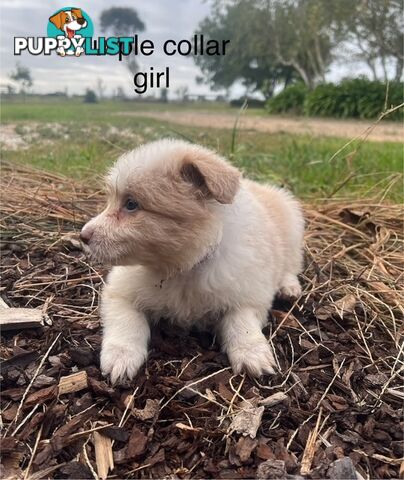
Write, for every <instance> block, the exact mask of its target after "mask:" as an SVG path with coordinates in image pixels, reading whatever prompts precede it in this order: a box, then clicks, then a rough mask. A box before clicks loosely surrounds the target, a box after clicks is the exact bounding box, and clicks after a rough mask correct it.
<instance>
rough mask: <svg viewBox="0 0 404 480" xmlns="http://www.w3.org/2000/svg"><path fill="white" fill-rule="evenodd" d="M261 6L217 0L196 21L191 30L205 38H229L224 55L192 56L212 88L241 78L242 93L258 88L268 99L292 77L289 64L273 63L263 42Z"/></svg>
mask: <svg viewBox="0 0 404 480" xmlns="http://www.w3.org/2000/svg"><path fill="white" fill-rule="evenodd" d="M263 6H264V5H263V2H262V1H259V0H230V1H228V2H221V1H219V0H217V1H215V2H214V4H213V8H212V12H211V14H210V16H209V17H207V18H205V19H204V20H203V21H202V22H201V23H200V25H199V27H198V30H197V31H196V32H195V33H196V34H203V35H204V38H205V39H206V40H209V39H215V40H218V41H222V40H230V44H229V45H228V48H227V51H226V55H221V56H209V55H200V56H196V57H195V58H194V59H195V62H196V64H197V65H198V66H199V67H200V68H201V71H202V73H203V75H204V79H205V81H206V82H207V83H209V84H210V85H211V86H212V88H213V89H220V88H225V89H229V88H230V87H231V86H232V85H233V84H234V83H235V82H238V81H241V82H242V83H243V85H244V86H245V88H246V93H247V92H248V91H260V92H262V93H263V95H264V96H265V97H266V98H269V97H270V96H271V95H272V93H273V90H274V88H275V86H276V84H278V83H285V84H287V83H288V82H290V81H291V80H292V79H293V77H294V76H295V74H294V72H293V69H292V68H291V67H290V66H286V67H285V66H282V65H280V64H279V62H277V60H276V58H275V55H274V52H273V49H272V48H271V47H270V44H268V42H267V36H268V32H267V29H268V25H267V21H266V19H265V18H264V17H263V15H262V11H261V8H262V7H263ZM197 80H199V81H200V79H199V78H198V79H197Z"/></svg>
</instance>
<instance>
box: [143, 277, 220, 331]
mask: <svg viewBox="0 0 404 480" xmlns="http://www.w3.org/2000/svg"><path fill="white" fill-rule="evenodd" d="M150 307H151V308H150V309H151V311H152V313H153V316H154V315H156V316H166V317H168V318H171V319H173V320H176V321H177V322H179V323H182V324H186V325H190V324H192V323H195V322H200V320H201V319H207V318H208V317H212V316H213V317H216V316H217V315H218V312H220V311H222V310H224V308H225V304H224V302H223V298H222V299H220V296H217V295H216V294H215V293H214V292H213V291H211V290H210V289H209V288H206V286H204V285H202V284H201V282H199V281H198V279H195V278H192V279H190V278H181V279H175V280H172V279H169V280H165V281H164V280H163V281H161V282H160V283H159V284H158V285H155V286H154V294H153V302H152V305H150Z"/></svg>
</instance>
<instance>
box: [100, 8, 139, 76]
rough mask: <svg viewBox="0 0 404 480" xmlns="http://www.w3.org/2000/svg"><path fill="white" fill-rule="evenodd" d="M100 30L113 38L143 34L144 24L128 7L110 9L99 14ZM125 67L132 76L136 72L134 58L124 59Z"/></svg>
mask: <svg viewBox="0 0 404 480" xmlns="http://www.w3.org/2000/svg"><path fill="white" fill-rule="evenodd" d="M100 22H101V30H102V31H103V32H104V33H107V32H110V33H111V34H112V35H114V36H115V37H120V36H121V37H122V36H128V35H129V34H130V35H133V34H134V33H139V32H143V31H144V30H145V28H146V26H145V24H144V23H143V22H142V20H141V19H140V18H139V16H138V14H137V12H136V11H135V10H134V9H133V8H130V7H111V8H108V9H107V10H104V11H103V12H101V17H100ZM125 58H126V62H127V67H128V69H129V71H130V72H131V73H132V74H135V73H136V71H137V70H138V64H137V61H136V58H135V57H134V56H133V55H132V56H131V55H128V56H126V57H125Z"/></svg>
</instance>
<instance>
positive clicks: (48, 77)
mask: <svg viewBox="0 0 404 480" xmlns="http://www.w3.org/2000/svg"><path fill="white" fill-rule="evenodd" d="M69 5H70V4H69V3H68V2H67V3H65V1H61V0H0V10H1V11H0V14H1V15H0V59H1V63H0V66H1V68H0V84H1V85H3V86H4V85H5V84H9V83H10V79H9V78H8V75H9V73H10V72H11V71H12V70H13V69H14V68H15V63H16V60H19V61H20V62H21V63H22V64H23V65H24V66H27V67H29V68H30V69H31V72H32V75H33V79H34V86H33V91H34V92H38V93H46V92H54V91H61V90H62V91H63V90H65V89H66V88H67V90H68V92H69V93H70V94H72V93H78V94H81V93H83V92H84V90H85V89H86V88H88V87H91V88H96V85H97V79H102V80H103V82H104V84H105V85H106V93H107V94H108V95H111V94H112V93H113V92H115V91H116V89H117V87H122V88H123V89H124V90H125V92H126V93H127V94H128V95H133V94H134V93H133V84H132V80H133V76H132V75H131V74H130V73H129V71H128V69H127V68H126V67H125V62H124V61H122V62H119V60H118V58H117V56H108V55H106V56H86V57H81V58H71V57H69V58H66V57H65V58H62V57H59V56H57V55H56V54H53V55H51V56H50V57H47V56H44V55H38V56H34V55H30V54H29V53H27V52H23V53H22V55H21V56H20V57H16V56H14V45H13V44H14V37H16V36H44V35H46V29H47V23H48V18H49V16H51V15H52V14H53V13H54V12H55V11H57V10H58V9H59V8H63V7H66V6H69ZM74 6H77V7H79V8H82V9H84V10H85V11H86V12H87V13H88V15H89V16H90V17H91V19H92V21H93V23H94V36H95V37H98V36H104V34H103V33H102V32H101V31H100V25H99V18H100V14H101V12H102V10H104V9H106V8H109V7H111V6H127V7H132V8H135V9H136V10H137V12H138V14H139V16H140V18H141V20H142V21H143V22H144V23H145V25H146V30H145V32H143V33H142V38H149V39H151V40H152V41H153V42H154V44H155V46H156V49H155V53H154V54H153V55H151V56H150V57H140V58H139V59H138V63H139V64H140V66H141V68H142V70H146V71H147V70H148V67H150V66H151V65H152V66H153V67H154V69H155V70H159V69H163V68H164V67H166V66H169V67H170V96H173V95H174V92H175V90H176V89H177V88H178V87H182V86H185V85H187V86H188V87H189V90H190V92H191V93H193V94H209V93H212V92H211V91H210V89H209V87H208V86H206V85H197V84H196V81H195V78H196V76H198V75H200V71H199V69H198V67H196V66H195V64H194V62H193V60H192V57H182V56H179V55H175V56H172V57H168V56H166V55H164V54H163V53H162V50H161V47H162V44H163V43H164V41H165V40H167V39H169V38H172V39H174V40H177V41H178V40H181V39H188V38H190V37H191V35H192V33H193V32H194V30H195V28H196V27H197V25H198V24H199V22H200V21H201V20H202V19H203V18H204V17H205V16H207V15H208V14H209V9H210V6H209V1H204V0H149V1H146V0H142V1H141V0H137V1H136V0H133V1H129V0H97V1H94V0H80V1H78V2H77V4H75V5H74ZM134 33H135V32H128V33H127V35H128V36H133V34H134ZM350 70H352V66H349V65H346V63H344V64H339V65H338V64H336V65H334V66H333V67H332V68H331V70H330V73H329V74H328V79H329V80H338V79H339V78H341V77H343V76H346V75H349V74H350V73H351V74H352V72H351V71H350ZM361 71H362V72H364V71H366V68H363V67H362V68H359V70H358V66H355V71H354V72H353V73H354V74H358V73H360V72H361ZM242 93H243V89H242V88H240V87H235V88H234V89H233V96H235V95H237V96H238V95H241V94H242Z"/></svg>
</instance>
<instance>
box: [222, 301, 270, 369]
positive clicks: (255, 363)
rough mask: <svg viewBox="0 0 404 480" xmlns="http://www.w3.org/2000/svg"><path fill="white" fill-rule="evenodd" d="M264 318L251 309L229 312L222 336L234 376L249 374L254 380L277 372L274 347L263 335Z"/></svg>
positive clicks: (224, 320)
mask: <svg viewBox="0 0 404 480" xmlns="http://www.w3.org/2000/svg"><path fill="white" fill-rule="evenodd" d="M263 323H264V321H263V319H262V316H261V315H260V314H259V313H258V311H256V310H254V309H252V308H241V309H234V310H231V311H229V312H228V313H227V314H225V316H224V317H223V319H222V322H221V325H220V336H221V342H222V349H223V350H224V351H225V352H226V353H227V356H228V357H229V360H230V364H231V366H232V368H233V371H234V373H236V374H237V373H240V372H243V371H244V372H247V373H249V374H250V375H252V376H254V377H259V376H261V375H262V374H264V373H275V368H276V362H275V359H274V356H273V353H272V348H271V346H270V344H269V343H268V341H267V339H266V338H265V336H264V334H263V333H262V330H261V328H262V326H263Z"/></svg>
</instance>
